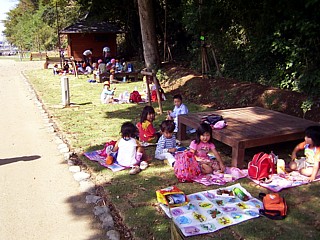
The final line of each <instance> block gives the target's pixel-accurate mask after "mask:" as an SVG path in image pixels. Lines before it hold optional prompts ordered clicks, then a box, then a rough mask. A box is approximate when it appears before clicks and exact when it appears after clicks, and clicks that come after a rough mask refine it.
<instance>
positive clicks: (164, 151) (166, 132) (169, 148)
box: [155, 120, 177, 167]
mask: <svg viewBox="0 0 320 240" xmlns="http://www.w3.org/2000/svg"><path fill="white" fill-rule="evenodd" d="M160 129H161V134H162V135H161V137H160V138H159V140H158V143H157V148H156V152H155V158H156V159H159V160H167V161H168V164H169V165H170V166H172V167H173V165H174V162H175V158H174V154H175V152H176V151H177V149H176V137H175V135H174V134H173V131H174V129H175V124H174V122H173V121H171V120H165V121H163V122H162V123H161V125H160Z"/></svg>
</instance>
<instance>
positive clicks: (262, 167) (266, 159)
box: [248, 152, 275, 180]
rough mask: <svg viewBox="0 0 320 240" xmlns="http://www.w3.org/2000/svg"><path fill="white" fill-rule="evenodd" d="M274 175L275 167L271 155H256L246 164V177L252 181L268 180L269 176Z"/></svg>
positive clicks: (261, 153)
mask: <svg viewBox="0 0 320 240" xmlns="http://www.w3.org/2000/svg"><path fill="white" fill-rule="evenodd" d="M274 173H275V166H274V160H273V157H272V154H267V153H263V152H260V153H257V154H255V155H254V156H253V159H252V161H250V162H249V164H248V175H249V177H250V178H252V179H257V180H260V179H263V178H269V175H271V174H274Z"/></svg>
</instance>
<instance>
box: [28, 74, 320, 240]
mask: <svg viewBox="0 0 320 240" xmlns="http://www.w3.org/2000/svg"><path fill="white" fill-rule="evenodd" d="M26 75H27V76H28V79H29V81H30V82H31V84H32V85H33V86H34V88H35V89H36V91H37V93H38V96H39V98H40V99H41V100H42V101H43V103H44V104H45V106H46V108H47V111H48V112H49V113H50V115H51V117H52V120H53V121H55V122H56V123H57V125H58V126H59V128H60V130H61V131H63V132H64V134H65V136H66V139H67V140H68V142H69V144H70V145H71V147H72V148H73V149H74V150H75V151H76V152H78V153H79V154H80V153H83V152H86V151H91V150H94V149H101V148H102V147H103V145H104V143H105V142H106V141H109V140H116V139H118V138H119V136H120V135H119V131H120V126H121V124H122V123H123V122H125V121H132V122H134V123H136V122H137V121H138V119H139V117H140V113H141V111H142V108H143V107H144V106H145V105H144V104H139V105H137V104H107V105H103V104H101V103H100V93H101V90H102V84H92V83H88V82H87V80H88V79H89V78H87V77H86V76H80V77H79V78H75V77H74V76H69V80H70V100H71V102H72V103H73V104H72V107H68V108H62V107H61V102H62V101H61V87H60V77H59V76H53V74H52V69H47V70H34V71H29V72H27V73H26ZM114 87H116V88H117V89H116V95H119V93H122V92H124V91H128V92H131V91H133V89H134V88H135V87H136V88H137V89H138V90H139V91H140V92H142V91H143V90H144V85H143V83H142V81H138V82H131V83H121V84H115V85H114ZM167 97H168V98H169V99H168V100H167V101H165V102H164V103H163V109H164V111H166V110H172V108H173V105H172V97H171V96H170V94H167ZM186 105H187V106H188V108H189V110H190V111H191V112H193V111H203V110H205V109H206V108H205V107H203V106H199V105H195V104H193V103H191V102H187V103H186ZM153 106H154V107H155V109H156V111H158V108H157V106H156V104H153ZM164 119H165V114H162V115H160V114H158V115H157V116H156V120H155V123H154V125H155V126H156V127H158V126H159V124H160V122H161V121H162V120H164ZM185 144H187V143H185ZM222 147H223V146H222V145H221V148H222ZM290 148H291V147H290ZM217 149H218V150H219V149H220V144H219V143H218V145H217ZM154 150H155V148H154V147H148V148H147V152H148V153H149V156H151V157H153V156H154ZM291 150H292V149H287V153H289V152H290V151H291ZM221 155H222V157H223V158H224V159H225V160H226V162H227V165H228V163H229V162H230V154H229V155H228V154H224V153H223V152H222V153H221ZM81 159H82V160H83V161H84V162H85V163H86V165H87V166H89V167H90V168H91V169H92V170H93V171H94V172H95V175H96V176H99V184H101V185H102V186H103V187H104V188H105V190H106V191H107V192H108V196H109V200H110V201H111V202H112V204H114V206H115V207H116V209H117V210H118V212H119V214H120V216H121V217H122V219H123V222H124V223H125V225H126V226H127V227H128V228H129V229H130V230H131V231H132V233H133V237H134V238H135V239H159V240H163V239H170V221H169V220H168V219H167V218H166V217H165V215H164V214H163V213H162V212H161V210H160V209H159V207H158V205H157V201H156V195H155V191H156V190H158V189H161V188H164V187H168V186H171V185H177V186H178V187H179V188H180V189H181V190H183V191H184V192H185V193H186V194H191V193H195V192H199V191H204V190H207V189H213V188H218V187H217V186H210V187H206V186H204V185H200V184H198V183H183V184H182V183H179V182H178V181H177V179H176V177H175V176H174V173H173V169H172V168H171V167H168V166H166V165H164V164H163V163H162V162H161V161H157V160H155V159H153V160H152V164H151V166H150V167H149V168H148V169H146V170H145V171H143V172H141V173H140V174H138V175H134V176H130V175H129V174H128V172H127V171H120V172H116V173H113V172H111V171H109V170H107V169H105V168H102V167H101V166H100V165H98V164H96V163H93V162H90V161H87V160H86V159H85V158H84V157H81ZM239 182H240V183H241V184H242V186H243V187H244V188H246V189H247V190H248V191H249V192H250V193H251V194H252V195H253V196H255V197H257V196H258V194H259V192H267V191H266V190H265V189H262V188H259V187H257V186H256V185H255V184H253V183H252V182H251V181H249V180H247V179H242V180H240V181H239ZM229 185H231V184H229ZM319 186H320V183H319V182H318V183H313V184H309V185H305V186H301V187H297V188H292V189H288V190H284V191H282V192H281V195H282V196H283V197H285V199H286V201H287V203H288V206H289V213H288V216H287V218H286V219H285V220H282V221H272V220H269V219H266V218H262V217H260V218H257V219H254V220H249V221H247V222H243V223H241V224H238V225H233V226H231V227H228V228H224V229H222V230H220V231H218V232H216V233H212V234H207V235H203V236H197V237H192V238H190V239H209V238H210V239H211V238H213V237H218V238H220V239H290V240H292V239H320V220H319V219H318V214H319V212H320V211H319V210H320V204H319V197H320V191H319Z"/></svg>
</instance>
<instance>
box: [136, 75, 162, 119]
mask: <svg viewBox="0 0 320 240" xmlns="http://www.w3.org/2000/svg"><path fill="white" fill-rule="evenodd" d="M141 74H142V75H144V76H151V77H152V78H153V79H152V80H153V82H154V84H155V85H156V93H157V98H158V104H159V109H160V114H162V113H163V110H162V103H161V96H160V92H159V88H160V87H159V82H158V79H157V77H156V73H155V72H154V70H152V72H147V71H143V70H142V71H141ZM146 82H147V90H148V97H149V105H150V106H151V94H150V88H149V82H148V78H147V81H146Z"/></svg>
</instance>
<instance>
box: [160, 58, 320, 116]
mask: <svg viewBox="0 0 320 240" xmlns="http://www.w3.org/2000/svg"><path fill="white" fill-rule="evenodd" d="M163 71H164V72H165V73H166V74H167V75H168V77H169V80H167V81H165V82H162V83H161V85H162V86H163V88H164V89H165V91H166V92H170V95H173V94H176V93H180V94H181V95H182V96H183V97H184V99H186V100H187V101H190V102H194V103H196V104H201V105H206V106H208V107H209V108H212V109H227V108H237V107H247V106H260V107H264V108H267V109H271V110H275V111H279V112H283V113H286V114H289V115H292V116H296V117H301V118H302V117H304V118H306V119H308V120H312V121H315V122H319V121H320V111H319V104H320V103H319V102H315V103H314V104H313V105H312V108H311V110H308V111H307V112H306V114H305V116H304V113H303V110H302V108H301V105H302V103H303V102H304V101H306V100H307V99H308V96H306V95H304V94H301V93H298V92H292V91H289V90H283V89H278V88H274V87H268V86H264V85H261V84H257V83H250V82H240V81H238V80H235V79H230V78H208V79H203V78H202V77H201V75H200V74H199V73H198V72H195V71H192V70H190V69H187V68H185V67H183V66H178V65H176V64H166V65H164V66H163Z"/></svg>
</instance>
